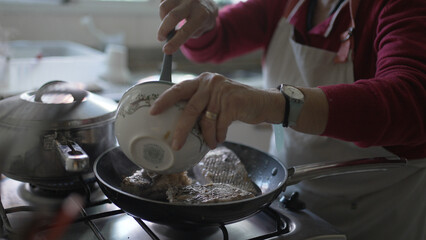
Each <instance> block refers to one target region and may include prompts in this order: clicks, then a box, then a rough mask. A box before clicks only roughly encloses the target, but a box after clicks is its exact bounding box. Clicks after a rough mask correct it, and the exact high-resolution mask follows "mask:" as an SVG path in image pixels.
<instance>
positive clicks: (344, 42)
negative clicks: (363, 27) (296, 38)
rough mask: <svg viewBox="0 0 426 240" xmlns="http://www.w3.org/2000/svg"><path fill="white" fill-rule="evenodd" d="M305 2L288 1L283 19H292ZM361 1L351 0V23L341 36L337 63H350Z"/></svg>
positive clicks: (336, 58) (301, 0)
mask: <svg viewBox="0 0 426 240" xmlns="http://www.w3.org/2000/svg"><path fill="white" fill-rule="evenodd" d="M304 1H305V0H288V1H287V5H286V7H285V9H284V13H283V17H284V18H286V19H290V18H291V17H292V16H293V15H294V13H295V12H296V11H297V9H299V7H300V6H301V5H302V3H303V2H304ZM359 2H360V0H349V10H350V14H351V22H350V24H349V27H348V30H346V31H345V32H343V33H342V34H341V35H340V40H341V43H340V47H339V50H338V51H337V53H336V56H335V57H334V62H335V63H344V62H347V61H348V57H349V53H350V50H351V49H352V48H353V37H352V35H353V31H354V29H355V17H356V13H357V11H358V6H359Z"/></svg>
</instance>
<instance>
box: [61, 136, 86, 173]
mask: <svg viewBox="0 0 426 240" xmlns="http://www.w3.org/2000/svg"><path fill="white" fill-rule="evenodd" d="M55 145H56V150H57V151H58V152H59V155H60V156H61V159H62V161H63V163H64V167H65V171H67V172H83V171H85V170H87V169H88V168H89V163H90V161H89V156H88V155H87V154H86V152H84V150H83V149H82V148H81V147H80V146H79V145H78V144H77V143H75V142H73V141H68V140H67V141H66V144H62V143H60V142H59V141H58V140H55Z"/></svg>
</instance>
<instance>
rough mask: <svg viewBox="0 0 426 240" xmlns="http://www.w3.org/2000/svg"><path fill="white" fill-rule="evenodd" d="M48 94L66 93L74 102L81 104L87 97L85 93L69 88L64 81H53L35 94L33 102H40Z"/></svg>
mask: <svg viewBox="0 0 426 240" xmlns="http://www.w3.org/2000/svg"><path fill="white" fill-rule="evenodd" d="M48 93H68V94H71V95H72V97H73V98H74V101H75V102H81V101H83V99H84V98H85V97H86V96H87V91H85V90H82V89H78V88H73V87H70V86H69V84H68V83H67V82H65V81H61V80H55V81H50V82H48V83H45V84H44V85H43V86H41V87H40V88H39V89H38V90H37V92H36V93H35V97H34V101H35V102H41V97H42V96H43V95H45V94H48Z"/></svg>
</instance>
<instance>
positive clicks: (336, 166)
mask: <svg viewBox="0 0 426 240" xmlns="http://www.w3.org/2000/svg"><path fill="white" fill-rule="evenodd" d="M406 165H407V159H406V158H400V157H395V158H384V157H378V158H365V159H357V160H349V161H343V162H331V163H313V164H305V165H300V166H294V167H292V168H289V169H288V179H287V181H286V185H287V186H289V185H293V184H296V183H298V182H300V181H303V180H311V179H316V178H322V177H327V176H335V175H341V174H347V173H358V172H369V171H385V170H388V169H391V168H397V167H404V166H406Z"/></svg>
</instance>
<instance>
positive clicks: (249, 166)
mask: <svg viewBox="0 0 426 240" xmlns="http://www.w3.org/2000/svg"><path fill="white" fill-rule="evenodd" d="M223 145H225V146H226V147H228V148H229V149H231V150H233V151H234V152H235V153H236V154H237V155H238V157H239V158H240V159H241V162H242V163H243V164H244V166H245V168H246V170H247V172H248V173H249V176H250V177H251V179H252V181H253V182H254V183H255V184H256V185H257V186H258V187H259V188H260V190H261V191H262V193H261V194H260V195H258V196H256V197H254V198H250V199H245V200H239V201H232V202H227V203H209V204H194V205H184V204H176V203H168V202H162V201H155V200H151V199H147V198H143V197H140V196H136V195H133V194H130V193H128V192H125V191H123V190H121V187H120V185H121V182H122V180H123V178H125V177H127V176H130V175H132V174H133V173H134V172H135V170H137V169H140V168H139V167H138V166H136V165H135V164H134V163H133V162H132V161H130V160H129V159H128V158H127V157H126V156H125V155H124V153H123V152H122V151H121V150H120V148H119V147H115V148H113V149H110V150H108V151H107V152H105V153H104V154H103V155H101V156H100V157H99V158H98V159H97V161H96V162H95V165H94V173H95V176H96V178H97V180H98V183H99V186H100V187H101V189H102V191H103V192H104V193H105V195H106V196H107V197H108V198H109V199H110V200H111V201H112V202H113V203H114V204H115V205H117V206H118V207H119V208H121V209H122V210H124V211H125V212H127V213H128V214H130V215H133V216H135V217H138V218H142V219H145V220H148V221H152V222H156V223H161V224H167V225H182V224H201V225H217V224H221V223H223V224H226V223H231V222H234V221H237V220H241V219H243V218H246V217H248V216H250V215H252V214H255V213H257V212H258V211H260V210H261V209H262V208H264V207H265V206H267V205H269V204H270V203H271V202H272V201H273V200H275V199H276V198H277V197H278V195H279V194H280V193H281V192H282V191H284V190H285V187H286V186H288V185H291V184H294V183H297V182H299V181H301V180H305V179H313V178H317V177H320V176H325V175H330V174H334V175H335V174H336V173H347V172H354V171H356V172H359V171H365V170H384V169H387V168H390V167H395V166H403V165H405V164H406V160H404V159H396V160H388V159H384V158H377V159H361V160H354V161H348V162H342V163H331V164H312V165H303V166H299V167H293V168H290V169H289V170H288V171H287V169H286V168H284V166H283V165H282V164H281V163H280V162H279V160H277V159H276V158H274V157H272V156H270V155H268V154H266V153H264V152H262V151H259V150H256V149H254V148H251V147H248V146H244V145H241V144H236V143H231V142H225V143H224V144H223Z"/></svg>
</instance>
